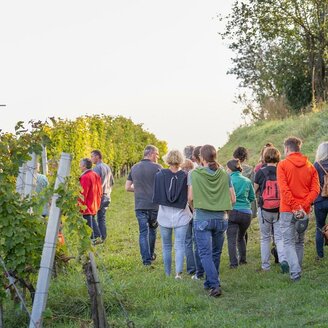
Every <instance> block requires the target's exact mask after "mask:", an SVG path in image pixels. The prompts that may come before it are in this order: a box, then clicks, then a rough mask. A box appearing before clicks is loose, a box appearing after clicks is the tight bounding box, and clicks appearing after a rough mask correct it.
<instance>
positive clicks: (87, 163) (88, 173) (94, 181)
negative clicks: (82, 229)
mask: <svg viewBox="0 0 328 328" xmlns="http://www.w3.org/2000/svg"><path fill="white" fill-rule="evenodd" d="M91 167H92V162H91V159H90V158H83V159H82V160H81V161H80V169H81V171H82V174H81V176H80V184H81V187H82V193H81V195H82V198H79V203H80V204H81V205H82V206H83V207H85V208H84V209H81V213H82V214H83V218H84V219H85V220H86V221H87V224H88V226H89V227H90V228H91V229H92V234H91V239H92V242H93V243H94V244H98V243H100V242H101V239H100V236H101V234H100V231H99V227H98V224H97V221H96V220H95V215H96V214H97V212H98V210H99V208H100V202H101V195H102V186H101V179H100V177H99V175H98V174H97V173H95V172H93V171H92V170H91Z"/></svg>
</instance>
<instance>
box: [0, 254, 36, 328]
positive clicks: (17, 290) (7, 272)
mask: <svg viewBox="0 0 328 328" xmlns="http://www.w3.org/2000/svg"><path fill="white" fill-rule="evenodd" d="M0 263H1V265H2V267H3V269H4V270H5V273H6V277H7V278H8V280H9V286H13V287H14V289H15V292H16V294H17V296H18V297H19V299H20V301H21V304H22V305H23V308H24V310H25V311H26V313H27V314H28V316H29V318H30V322H32V324H33V326H34V327H36V328H37V325H36V324H35V322H34V321H33V320H32V317H31V314H30V312H29V310H28V308H27V305H26V303H25V301H24V297H23V296H22V295H21V293H20V292H19V289H18V288H17V286H16V285H15V282H16V281H15V279H14V277H12V276H11V274H10V273H9V271H8V270H7V268H6V264H5V262H4V261H3V259H2V257H1V256H0Z"/></svg>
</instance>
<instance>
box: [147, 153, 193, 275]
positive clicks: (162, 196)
mask: <svg viewBox="0 0 328 328" xmlns="http://www.w3.org/2000/svg"><path fill="white" fill-rule="evenodd" d="M164 161H165V162H166V164H168V165H169V168H168V169H162V170H161V171H159V172H158V173H156V176H155V184H154V196H153V203H155V204H159V211H158V216H157V221H158V224H159V227H160V232H161V236H162V248H163V262H164V270H165V274H166V275H167V276H170V275H171V266H172V233H173V232H174V250H175V279H181V273H182V269H183V259H184V253H185V249H184V247H185V239H186V232H187V229H188V225H189V222H190V220H191V217H192V214H191V211H190V210H189V207H188V204H187V192H188V189H187V174H186V172H184V171H183V170H181V168H180V166H181V164H182V163H183V156H182V154H181V153H180V152H179V151H178V150H171V151H170V152H169V153H168V154H167V155H166V156H165V157H164Z"/></svg>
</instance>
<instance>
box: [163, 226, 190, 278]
mask: <svg viewBox="0 0 328 328" xmlns="http://www.w3.org/2000/svg"><path fill="white" fill-rule="evenodd" d="M188 225H189V224H186V225H184V226H180V227H174V228H166V227H162V226H160V230H161V236H162V247H163V262H164V270H165V274H166V275H167V276H169V275H170V274H171V266H172V232H173V231H174V250H175V272H176V274H179V273H181V272H182V270H183V259H184V254H185V240H186V233H187V230H188Z"/></svg>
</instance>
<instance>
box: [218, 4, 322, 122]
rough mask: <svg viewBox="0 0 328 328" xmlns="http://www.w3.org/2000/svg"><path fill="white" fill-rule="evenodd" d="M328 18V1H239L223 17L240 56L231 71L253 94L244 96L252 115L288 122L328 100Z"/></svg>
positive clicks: (227, 37) (232, 45) (226, 34)
mask: <svg viewBox="0 0 328 328" xmlns="http://www.w3.org/2000/svg"><path fill="white" fill-rule="evenodd" d="M327 14H328V1H327V0H322V1H317V0H267V1H262V0H236V1H235V2H234V3H233V5H232V10H231V13H230V14H229V15H228V16H226V17H220V19H221V20H222V21H223V22H225V29H224V31H223V32H221V33H220V36H221V38H223V39H224V40H226V41H227V42H228V47H229V48H230V49H231V50H232V51H233V52H234V54H235V56H234V58H232V67H231V69H230V70H229V72H228V73H230V74H234V75H236V77H237V78H238V79H239V81H240V86H241V87H242V88H247V89H250V90H251V96H250V97H249V96H245V94H243V93H241V94H240V95H239V100H240V101H244V103H245V110H244V114H245V115H246V116H251V117H252V118H253V119H254V120H261V119H265V118H269V119H270V118H283V117H286V116H288V115H290V114H295V113H300V112H301V111H304V109H305V108H307V107H311V105H313V106H314V107H315V106H317V105H318V104H320V103H322V102H325V101H326V100H327V87H328V81H327V77H326V66H327V50H328V23H327ZM254 103H256V104H257V105H258V107H256V106H254Z"/></svg>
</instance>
